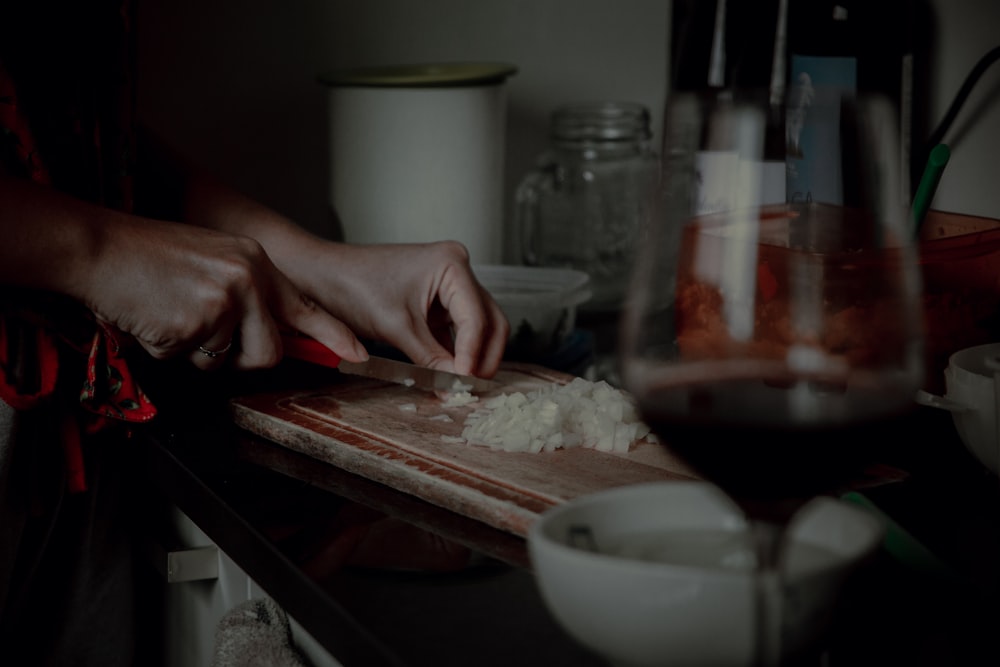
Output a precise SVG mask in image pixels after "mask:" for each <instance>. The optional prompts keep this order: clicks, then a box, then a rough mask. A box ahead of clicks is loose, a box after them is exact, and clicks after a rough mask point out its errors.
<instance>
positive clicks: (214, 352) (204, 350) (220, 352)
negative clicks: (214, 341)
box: [198, 339, 233, 359]
mask: <svg viewBox="0 0 1000 667" xmlns="http://www.w3.org/2000/svg"><path fill="white" fill-rule="evenodd" d="M232 346H233V341H232V339H230V340H229V342H228V343H226V346H225V347H224V348H222V349H221V350H210V349H208V348H207V347H205V346H204V345H199V346H198V351H199V352H201V353H202V354H204V355H205V356H206V357H208V358H209V359H215V358H216V357H220V356H222V355H223V354H225V353H226V352H229V348H231V347H232Z"/></svg>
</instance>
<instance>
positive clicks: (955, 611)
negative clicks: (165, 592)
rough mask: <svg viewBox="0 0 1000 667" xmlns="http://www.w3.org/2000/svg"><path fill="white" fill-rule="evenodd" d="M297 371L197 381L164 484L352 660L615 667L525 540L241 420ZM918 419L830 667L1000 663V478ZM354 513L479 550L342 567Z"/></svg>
mask: <svg viewBox="0 0 1000 667" xmlns="http://www.w3.org/2000/svg"><path fill="white" fill-rule="evenodd" d="M292 370H293V372H289V368H288V367H287V366H285V367H281V368H279V369H275V370H273V371H268V372H263V373H260V374H251V375H250V376H243V377H241V378H240V380H239V381H238V385H237V386H235V387H234V386H233V384H229V383H228V382H227V381H226V380H222V379H220V380H219V383H218V384H215V385H211V384H210V385H209V386H205V385H204V384H201V385H192V384H191V383H190V382H182V384H183V386H184V387H185V388H186V393H185V394H184V403H185V405H186V406H188V407H186V408H185V409H183V410H177V411H176V412H175V414H182V415H183V417H181V418H174V419H166V420H163V421H164V423H161V425H160V426H159V427H158V428H157V429H156V430H154V431H152V432H150V433H149V434H148V440H149V444H150V447H149V450H148V451H149V469H148V472H149V475H150V477H151V480H152V482H153V483H154V486H155V488H156V489H158V490H159V491H161V492H162V493H163V496H164V497H165V498H167V499H168V500H169V501H170V502H172V503H173V504H175V505H176V506H177V507H179V508H180V509H181V510H182V511H183V512H185V513H186V514H187V515H188V516H189V517H191V519H193V520H194V521H195V523H197V524H198V525H199V527H200V528H201V529H202V530H204V531H205V532H206V533H207V534H208V535H209V537H211V539H212V540H213V541H215V542H216V544H217V545H218V546H219V547H220V548H221V549H222V550H223V551H225V552H226V553H227V554H229V555H230V557H232V558H233V559H234V561H235V562H236V563H237V564H238V565H239V566H240V567H241V568H243V569H244V570H245V571H246V572H247V573H248V574H249V576H250V577H251V578H252V579H254V580H255V581H256V582H257V583H258V584H260V585H261V587H262V588H263V589H264V590H266V591H268V593H269V594H270V595H271V596H272V597H273V598H274V599H275V600H276V601H277V602H278V603H279V604H280V605H281V606H283V607H284V608H285V609H286V610H287V611H288V613H289V614H290V615H291V616H293V617H294V618H295V619H296V620H298V621H299V622H300V623H301V624H302V625H303V626H304V627H305V628H306V629H307V630H309V632H310V633H311V634H312V635H313V636H314V637H315V638H316V639H317V640H318V641H319V642H320V643H321V644H322V645H323V646H324V648H326V649H327V650H328V651H329V652H330V653H331V654H332V655H333V656H334V657H336V659H337V660H339V661H340V662H341V663H342V664H344V665H345V666H346V667H351V666H352V665H365V666H369V665H428V664H433V665H438V666H442V667H446V666H447V665H469V664H476V665H484V666H489V665H510V664H518V665H546V666H549V665H553V666H558V665H564V664H565V665H580V666H586V665H603V664H605V663H604V662H603V661H601V660H599V659H598V658H596V657H594V656H592V655H590V654H589V653H588V652H587V651H586V650H585V649H583V648H581V647H580V646H579V645H577V644H576V643H575V642H573V641H572V640H571V639H570V638H569V637H568V636H567V635H566V634H565V633H564V632H563V631H562V630H561V628H559V627H558V625H557V624H556V623H555V621H554V620H553V619H552V618H551V617H550V616H549V614H548V612H547V610H546V609H545V607H544V604H543V602H542V600H541V598H540V596H539V593H538V591H537V588H536V587H535V582H534V580H533V578H532V575H531V571H530V562H529V559H528V557H527V553H526V548H525V544H524V540H522V539H521V538H519V537H517V536H514V535H511V534H508V533H504V532H502V531H499V530H496V529H494V528H491V527H489V526H485V525H483V524H480V523H478V522H476V521H473V520H470V519H466V518H464V517H462V516H459V515H457V514H455V513H453V512H450V511H447V510H444V509H441V508H438V507H435V506H433V505H430V504H429V503H426V502H424V501H422V500H420V499H417V498H414V497H412V496H409V495H407V494H403V493H400V492H397V491H395V490H393V489H391V488H388V487H386V486H383V485H381V484H377V483H374V482H371V481H369V480H366V479H363V478H360V477H358V476H356V475H352V474H350V473H347V472H344V471H342V470H339V469H337V468H335V467H333V466H330V465H329V464H326V463H323V462H320V461H316V460H314V459H311V458H308V457H305V456H303V455H301V454H298V453H297V452H294V451H291V450H289V449H287V448H284V447H281V446H279V445H276V444H274V443H271V442H268V441H265V440H262V439H260V438H257V437H256V436H251V435H249V434H247V433H244V432H241V431H239V430H238V429H235V428H233V427H231V426H230V425H228V423H227V419H226V409H225V403H224V400H223V399H222V398H220V397H224V396H231V395H234V394H235V393H252V392H254V391H258V390H262V389H263V388H265V387H266V388H267V389H269V390H270V389H273V388H274V387H275V386H282V385H284V386H287V383H289V382H293V383H308V382H310V381H311V380H310V375H309V372H308V371H304V370H303V369H301V368H298V367H295V368H293V369H292ZM296 386H297V385H296ZM205 396H212V397H213V398H211V399H205ZM192 398H194V399H195V400H193V401H192V400H191V399H192ZM167 403H169V401H167ZM192 404H194V405H198V406H200V408H198V409H191V408H190V406H191V405H192ZM169 408H170V406H168V407H167V410H166V411H167V412H170V409H169ZM918 414H919V419H917V420H916V421H915V423H914V427H913V430H912V432H910V433H905V434H900V439H899V442H898V443H894V451H895V452H897V455H898V457H899V461H898V462H895V461H894V463H897V464H902V465H903V466H905V469H907V470H908V471H909V472H910V473H911V474H910V477H909V478H908V479H907V480H905V481H903V482H896V483H893V484H890V485H886V486H883V487H879V488H875V489H869V490H866V491H865V493H864V499H866V500H867V501H869V502H872V503H874V504H875V505H876V506H877V507H878V508H879V509H880V510H881V511H883V512H885V513H886V514H887V515H889V516H890V517H892V519H893V520H894V521H896V522H897V523H898V526H899V527H900V530H896V531H894V532H890V534H889V536H887V540H886V544H885V547H884V548H883V550H882V552H881V553H880V554H879V555H878V558H877V559H876V562H875V563H873V564H872V565H871V567H869V568H867V569H865V570H864V571H863V572H862V573H860V574H859V576H858V577H856V579H855V581H854V582H853V583H852V584H851V586H850V587H849V588H848V589H847V590H846V591H845V595H844V602H843V607H842V608H841V610H840V613H839V615H838V618H839V621H838V625H837V627H836V628H835V630H834V643H833V648H832V649H831V651H830V652H829V654H828V655H827V657H826V662H825V663H824V664H826V665H834V666H837V665H850V666H853V665H864V664H886V665H888V664H893V665H895V664H905V665H934V666H935V667H941V666H947V665H976V664H997V662H998V661H1000V644H997V643H996V642H995V641H994V640H993V639H992V637H993V635H994V632H995V629H996V628H997V627H1000V604H998V600H1000V583H998V582H1000V484H998V482H997V479H996V478H995V477H994V476H993V475H992V474H991V473H989V472H988V471H986V470H985V469H984V468H983V467H982V466H981V465H979V464H978V462H976V461H974V460H973V459H972V458H971V456H969V455H968V454H967V453H966V452H965V450H964V449H963V448H962V447H961V444H960V443H959V442H958V441H957V439H956V437H955V435H954V431H953V429H951V422H950V419H951V417H950V415H949V414H947V413H944V412H943V411H935V410H933V409H930V408H923V409H921V411H920V412H919V413H918ZM345 507H352V508H353V509H352V510H351V511H354V512H357V511H358V509H359V508H360V510H361V512H362V513H364V512H365V511H370V512H374V513H379V514H380V515H387V516H391V517H395V518H397V519H398V520H399V521H401V522H405V523H407V524H410V525H414V526H418V527H420V528H421V529H424V530H426V531H428V532H430V533H432V534H435V535H439V536H441V537H443V538H445V539H446V540H448V541H449V542H450V543H453V544H459V545H462V546H464V547H468V548H469V549H470V550H471V551H472V552H473V554H474V557H473V559H472V560H471V561H470V563H469V564H468V565H467V566H465V567H463V568H461V569H458V570H455V571H448V572H434V571H428V570H422V571H401V570H384V569H378V568H363V567H337V568H331V569H326V570H324V569H323V568H321V567H318V566H317V562H322V559H320V560H319V561H317V559H316V554H317V553H318V552H319V551H321V550H322V549H323V548H324V545H330V544H332V540H333V538H334V537H335V536H336V535H337V534H338V530H337V529H336V526H337V525H338V524H337V521H338V520H337V517H338V516H343V514H342V513H343V512H344V508H345ZM900 531H902V532H900ZM906 537H910V538H913V539H914V540H916V541H917V542H919V543H920V544H921V545H923V546H924V547H926V548H927V549H928V550H929V551H930V553H931V554H932V556H933V561H929V560H928V559H927V558H926V555H925V554H923V553H922V552H920V551H919V550H917V549H914V548H913V547H912V545H911V544H910V543H908V542H907V540H906V539H903V538H906ZM984 656H988V658H984Z"/></svg>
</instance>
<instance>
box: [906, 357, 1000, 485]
mask: <svg viewBox="0 0 1000 667" xmlns="http://www.w3.org/2000/svg"><path fill="white" fill-rule="evenodd" d="M997 357H1000V343H988V344H986V345H976V346H973V347H967V348H964V349H962V350H959V351H958V352H955V353H954V354H952V355H951V356H950V357H949V358H948V367H947V368H945V370H944V380H945V395H944V396H938V395H936V394H932V393H930V392H928V391H924V390H921V391H919V392H917V403H920V404H921V405H926V406H928V407H932V408H940V409H942V410H948V411H949V412H951V418H952V421H953V423H954V424H955V430H956V431H958V435H959V437H960V438H961V439H962V443H963V444H964V445H965V447H966V449H968V450H969V452H971V453H972V455H973V456H975V457H976V459H978V460H979V461H980V462H981V463H982V464H983V465H985V466H986V467H987V468H989V469H990V470H992V471H993V473H994V474H997V473H998V472H1000V437H998V434H997V396H996V381H995V379H994V373H995V372H997V371H995V370H994V369H993V368H992V367H991V364H992V363H993V361H994V360H996V359H997Z"/></svg>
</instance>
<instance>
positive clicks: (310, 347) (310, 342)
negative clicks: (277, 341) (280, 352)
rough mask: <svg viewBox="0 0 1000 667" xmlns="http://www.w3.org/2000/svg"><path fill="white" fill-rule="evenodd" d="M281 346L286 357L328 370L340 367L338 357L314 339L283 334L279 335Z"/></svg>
mask: <svg viewBox="0 0 1000 667" xmlns="http://www.w3.org/2000/svg"><path fill="white" fill-rule="evenodd" d="M281 345H282V347H283V348H284V350H285V356H286V357H292V358H293V359H299V360H301V361H308V362H310V363H313V364H320V365H321V366H329V367H330V368H336V367H337V366H339V365H340V356H339V355H338V354H337V353H336V352H334V351H333V350H331V349H330V348H328V347H327V346H326V345H323V343H321V342H319V341H318V340H316V339H315V338H308V337H306V336H301V335H298V334H290V333H283V334H281Z"/></svg>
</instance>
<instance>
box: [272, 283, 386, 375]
mask: <svg viewBox="0 0 1000 667" xmlns="http://www.w3.org/2000/svg"><path fill="white" fill-rule="evenodd" d="M275 295H276V296H275V303H274V304H273V305H272V308H273V312H274V316H275V318H276V319H277V320H278V322H280V324H281V326H282V327H283V328H290V329H292V330H293V331H297V332H299V333H302V334H305V335H306V336H309V337H311V338H315V339H316V340H318V341H319V342H321V343H323V344H324V345H325V346H327V347H328V348H330V349H331V350H332V351H334V352H335V353H337V355H338V356H340V357H341V358H342V359H346V360H347V361H355V362H361V361H365V360H367V359H368V351H367V350H366V349H365V347H364V345H362V344H361V341H359V340H358V338H357V336H355V335H354V332H353V331H351V329H350V328H349V327H348V326H347V325H346V324H344V323H343V322H341V321H340V320H338V319H337V318H336V317H334V316H333V315H331V314H330V313H329V312H327V311H326V310H325V309H323V308H322V307H321V306H320V305H319V304H317V303H316V302H315V301H314V300H313V299H311V298H309V296H308V295H306V294H303V293H302V292H301V291H300V290H299V289H298V288H297V287H295V285H293V284H292V282H291V281H289V280H287V279H286V278H284V276H282V280H281V282H280V284H279V285H278V286H277V289H276V291H275ZM278 333H279V332H277V331H275V335H276V336H277V335H278Z"/></svg>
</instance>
